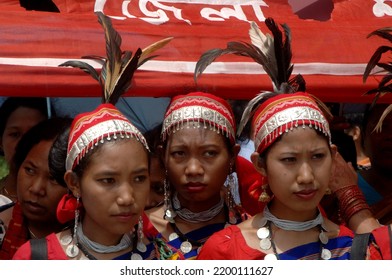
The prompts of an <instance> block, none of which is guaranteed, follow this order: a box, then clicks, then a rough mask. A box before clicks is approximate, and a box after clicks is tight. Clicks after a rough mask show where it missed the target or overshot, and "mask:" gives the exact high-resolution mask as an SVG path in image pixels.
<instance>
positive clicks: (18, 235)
mask: <svg viewBox="0 0 392 280" xmlns="http://www.w3.org/2000/svg"><path fill="white" fill-rule="evenodd" d="M29 238H30V237H29V233H28V230H27V226H26V224H25V221H24V216H23V212H22V209H21V207H20V204H19V202H17V203H16V204H15V206H14V208H13V210H12V218H11V220H10V222H9V224H8V229H7V232H6V234H5V236H4V240H3V245H2V247H1V250H0V260H10V259H12V256H13V255H14V254H15V252H16V250H18V248H19V247H20V246H21V245H22V244H23V243H25V242H26V241H27V240H29Z"/></svg>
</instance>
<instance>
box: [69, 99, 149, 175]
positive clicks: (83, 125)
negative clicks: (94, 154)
mask: <svg viewBox="0 0 392 280" xmlns="http://www.w3.org/2000/svg"><path fill="white" fill-rule="evenodd" d="M117 137H121V138H124V137H126V138H129V137H134V138H135V139H136V140H138V141H139V142H141V143H142V144H143V145H144V147H145V148H146V149H147V150H148V145H147V142H146V140H145V139H144V136H143V135H142V134H141V132H140V131H139V130H138V129H137V128H136V127H135V126H134V125H133V124H132V123H131V122H130V121H129V120H128V119H127V118H126V117H125V116H124V115H123V114H122V113H121V112H120V111H119V110H118V109H117V108H116V107H115V106H113V105H112V104H101V105H100V106H98V107H97V108H96V109H95V110H94V111H92V112H87V113H82V114H79V115H77V116H76V117H75V119H74V120H73V122H72V125H71V131H70V133H69V140H68V149H67V159H66V168H67V170H71V169H73V168H74V167H75V166H76V165H77V164H78V163H79V161H80V160H81V159H82V158H83V157H84V156H85V155H86V154H87V153H88V151H89V150H90V149H93V148H94V146H97V145H98V144H99V143H103V142H104V141H105V140H107V141H110V140H111V139H112V138H113V139H117Z"/></svg>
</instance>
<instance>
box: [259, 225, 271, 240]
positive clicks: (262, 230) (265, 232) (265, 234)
mask: <svg viewBox="0 0 392 280" xmlns="http://www.w3.org/2000/svg"><path fill="white" fill-rule="evenodd" d="M269 235H270V231H269V229H268V228H267V227H262V228H259V229H258V230H257V237H258V238H259V239H263V238H267V237H268V236H269Z"/></svg>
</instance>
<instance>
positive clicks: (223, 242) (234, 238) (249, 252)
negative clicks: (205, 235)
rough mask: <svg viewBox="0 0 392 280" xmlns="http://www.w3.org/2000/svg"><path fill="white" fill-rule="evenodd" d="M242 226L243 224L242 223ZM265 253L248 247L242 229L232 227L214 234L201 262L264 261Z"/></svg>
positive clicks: (209, 240)
mask: <svg viewBox="0 0 392 280" xmlns="http://www.w3.org/2000/svg"><path fill="white" fill-rule="evenodd" d="M241 224H242V223H241ZM263 257H264V256H263V253H262V252H261V251H258V250H255V249H253V248H251V247H249V246H248V244H247V243H246V240H245V238H244V235H243V233H242V231H241V228H240V227H239V226H238V225H231V226H229V227H226V228H225V229H223V230H221V231H218V232H216V233H214V234H213V235H212V236H211V237H210V238H209V239H208V240H207V242H206V243H205V244H204V245H203V247H202V249H201V251H200V253H199V256H198V259H200V260H254V259H263Z"/></svg>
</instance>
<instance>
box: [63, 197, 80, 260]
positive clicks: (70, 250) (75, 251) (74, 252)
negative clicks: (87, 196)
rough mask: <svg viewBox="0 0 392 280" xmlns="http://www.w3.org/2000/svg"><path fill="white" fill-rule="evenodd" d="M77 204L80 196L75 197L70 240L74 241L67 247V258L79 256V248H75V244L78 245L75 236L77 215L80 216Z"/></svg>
mask: <svg viewBox="0 0 392 280" xmlns="http://www.w3.org/2000/svg"><path fill="white" fill-rule="evenodd" d="M79 202H80V196H77V197H76V208H75V220H74V230H73V234H72V239H74V240H75V241H74V242H72V243H71V244H69V245H68V247H67V249H66V252H65V253H66V254H67V256H68V257H70V258H74V257H76V256H77V255H79V248H78V246H77V244H78V243H79V240H78V235H77V231H78V224H79V214H80V211H79Z"/></svg>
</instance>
